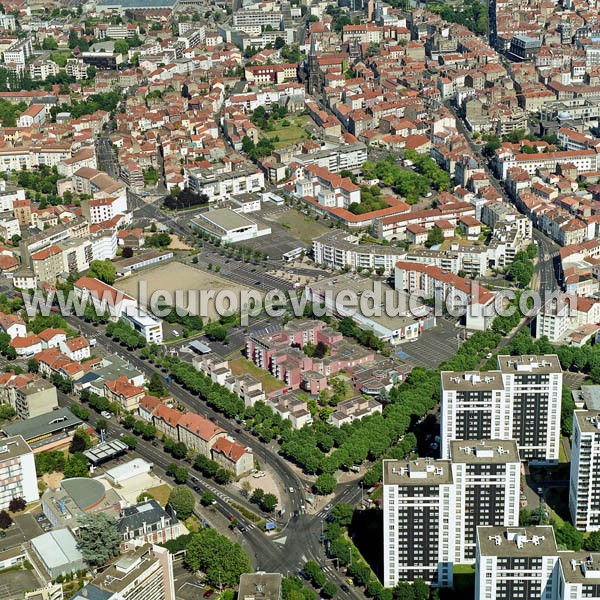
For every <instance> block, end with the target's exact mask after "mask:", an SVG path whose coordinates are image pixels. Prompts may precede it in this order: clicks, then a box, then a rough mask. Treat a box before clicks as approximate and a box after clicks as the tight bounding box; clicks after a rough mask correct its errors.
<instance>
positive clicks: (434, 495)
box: [383, 459, 456, 587]
mask: <svg viewBox="0 0 600 600" xmlns="http://www.w3.org/2000/svg"><path fill="white" fill-rule="evenodd" d="M453 483H454V482H453V478H452V469H451V463H450V461H432V460H430V459H420V460H415V461H410V462H406V461H396V460H384V461H383V523H384V527H383V585H384V586H385V587H394V586H395V585H396V584H397V583H398V582H400V581H414V580H415V579H423V580H425V581H427V582H430V583H432V584H434V585H437V586H440V587H450V586H451V585H452V563H453V561H454V555H455V549H454V540H455V538H454V535H453V534H454V532H455V527H456V516H455V511H454V502H455V488H454V485H453Z"/></svg>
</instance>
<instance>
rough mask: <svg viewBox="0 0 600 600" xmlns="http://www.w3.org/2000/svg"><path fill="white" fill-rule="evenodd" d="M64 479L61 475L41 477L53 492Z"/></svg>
mask: <svg viewBox="0 0 600 600" xmlns="http://www.w3.org/2000/svg"><path fill="white" fill-rule="evenodd" d="M63 479H64V475H63V474H62V473H44V474H43V475H42V481H43V482H44V484H45V485H46V487H49V488H51V489H53V490H55V489H57V488H59V487H60V482H61V481H62V480H63Z"/></svg>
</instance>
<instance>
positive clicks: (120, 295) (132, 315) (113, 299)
mask: <svg viewBox="0 0 600 600" xmlns="http://www.w3.org/2000/svg"><path fill="white" fill-rule="evenodd" d="M73 293H74V294H75V296H76V297H77V298H78V300H80V301H81V302H82V303H84V304H85V303H88V302H92V303H93V304H94V306H95V307H96V310H97V311H99V312H103V311H104V310H107V311H108V313H109V316H110V319H111V320H112V321H118V320H122V321H125V322H126V323H128V324H129V325H131V327H133V329H135V330H136V331H137V332H138V333H139V334H141V335H142V336H143V337H144V339H145V340H146V341H147V342H148V343H151V344H162V341H163V330H162V321H161V320H160V319H158V318H157V317H155V316H154V315H152V314H150V313H149V312H148V311H147V310H145V309H144V308H142V307H141V306H139V305H138V303H137V301H136V300H135V299H134V298H132V297H131V296H129V295H127V294H125V293H124V292H122V291H120V290H118V289H117V288H114V287H112V286H110V285H108V284H106V283H104V282H102V281H100V280H98V279H94V278H93V277H80V278H79V279H78V280H77V281H76V282H75V283H74V285H73Z"/></svg>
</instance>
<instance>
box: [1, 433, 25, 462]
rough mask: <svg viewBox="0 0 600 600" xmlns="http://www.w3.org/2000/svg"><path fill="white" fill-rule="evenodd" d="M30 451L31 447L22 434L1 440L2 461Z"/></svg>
mask: <svg viewBox="0 0 600 600" xmlns="http://www.w3.org/2000/svg"><path fill="white" fill-rule="evenodd" d="M30 452H31V447H30V446H29V444H28V443H27V442H26V441H25V440H24V439H23V436H21V435H14V436H12V437H9V438H6V439H3V440H0V462H4V461H5V460H9V459H11V458H17V457H18V456H23V455H24V454H29V453H30Z"/></svg>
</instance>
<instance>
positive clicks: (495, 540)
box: [475, 525, 570, 600]
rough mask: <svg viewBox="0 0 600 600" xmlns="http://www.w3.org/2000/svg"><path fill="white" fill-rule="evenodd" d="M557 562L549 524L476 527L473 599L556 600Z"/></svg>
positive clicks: (552, 534) (557, 592) (557, 588)
mask: <svg viewBox="0 0 600 600" xmlns="http://www.w3.org/2000/svg"><path fill="white" fill-rule="evenodd" d="M558 562H559V561H558V552H557V548H556V540H555V539H554V530H553V529H552V527H550V526H549V525H547V526H537V527H514V528H510V527H509V528H506V527H478V528H477V554H476V562H475V600H555V599H557V598H559V566H558ZM569 600H570V599H569Z"/></svg>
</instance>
